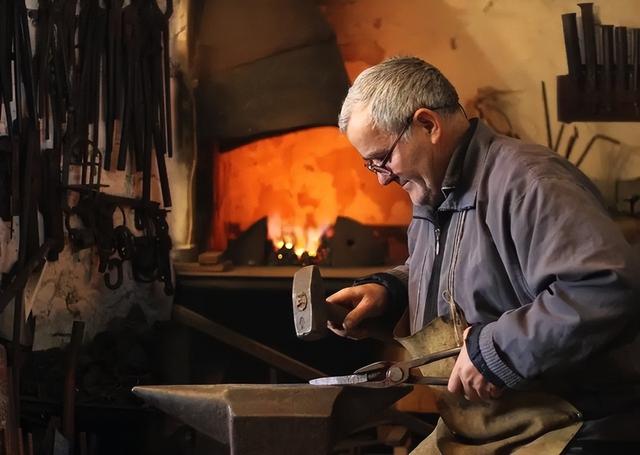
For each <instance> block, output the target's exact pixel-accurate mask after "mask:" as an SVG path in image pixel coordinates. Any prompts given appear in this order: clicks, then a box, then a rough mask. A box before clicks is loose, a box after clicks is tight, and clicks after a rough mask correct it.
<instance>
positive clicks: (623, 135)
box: [321, 0, 640, 203]
mask: <svg viewBox="0 0 640 455" xmlns="http://www.w3.org/2000/svg"><path fill="white" fill-rule="evenodd" d="M321 3H322V5H323V8H324V11H325V12H326V16H327V18H328V20H329V22H330V23H331V24H332V26H333V28H334V30H335V32H336V35H337V38H338V44H339V46H340V48H341V51H342V54H343V57H344V60H345V65H346V67H347V71H348V73H349V75H350V77H351V78H352V79H353V78H354V77H355V76H356V75H357V74H359V73H360V72H361V71H362V70H363V69H365V68H367V67H368V66H371V65H373V64H375V63H378V62H379V61H380V60H382V59H383V58H386V57H389V56H393V55H408V54H415V55H417V56H419V57H421V58H423V59H425V60H426V61H428V62H430V63H433V64H434V65H436V66H437V67H439V68H440V69H441V70H442V71H443V73H444V74H446V75H447V77H448V78H450V79H451V81H452V82H453V84H454V85H455V86H456V87H457V89H458V91H459V94H460V97H461V99H462V101H463V104H464V105H465V106H466V107H468V108H469V107H470V104H472V100H473V99H474V97H476V96H477V93H478V90H479V89H481V88H483V87H493V88H495V89H497V90H500V91H506V92H507V93H505V94H503V95H501V96H500V97H499V99H498V105H499V107H500V108H501V109H502V110H503V111H504V112H505V113H506V114H507V116H508V117H509V119H510V120H511V122H512V124H513V130H514V131H515V132H516V133H517V134H518V135H519V136H520V137H522V138H524V139H526V140H529V141H534V142H538V143H542V144H546V129H545V121H544V110H543V102H542V95H541V86H540V81H545V83H546V86H547V93H548V98H549V106H550V108H549V111H550V114H551V120H552V121H551V126H552V131H553V137H554V138H555V137H556V135H557V134H558V130H559V127H560V123H559V122H558V121H557V117H556V107H555V103H556V96H555V95H556V89H555V78H556V76H557V75H563V74H567V66H566V54H565V49H564V41H563V34H562V22H561V17H560V15H561V14H564V13H571V12H575V13H578V15H579V8H578V6H577V3H578V2H577V1H572V0H555V1H550V0H528V1H523V0H520V1H505V0H474V1H467V0H403V1H399V2H388V1H385V0H349V1H344V0H325V1H323V2H321ZM594 3H595V10H596V16H599V18H600V20H601V22H602V23H608V24H615V25H625V26H628V27H640V3H638V2H637V1H636V0H608V1H600V2H598V1H596V2H594ZM470 110H472V109H470ZM573 126H576V127H577V128H578V130H579V138H578V140H577V142H576V144H575V148H574V152H573V155H574V159H575V158H576V157H577V155H578V152H582V150H583V149H584V147H585V146H586V144H587V143H588V142H589V140H590V139H591V137H592V136H593V135H594V134H597V133H601V134H607V135H609V136H613V137H615V138H617V139H618V140H620V141H621V142H622V145H621V146H619V147H617V146H613V147H612V146H611V144H607V143H599V144H598V143H596V146H594V148H593V149H592V151H591V152H590V155H589V156H588V157H587V159H586V160H585V161H584V163H583V165H582V166H581V169H582V170H583V171H584V172H585V173H586V174H587V175H589V177H591V178H592V179H593V180H594V181H595V182H596V183H597V184H598V185H599V187H600V189H601V191H602V192H603V194H604V195H605V197H606V198H607V199H608V200H609V202H610V203H613V201H612V198H613V188H614V182H615V180H616V179H632V178H637V177H640V129H638V126H637V123H575V124H572V125H570V126H569V127H567V128H565V133H564V139H563V141H562V143H561V145H560V150H561V151H562V150H564V147H565V146H566V143H567V140H568V138H569V136H570V134H571V132H572V129H573ZM371 178H374V177H371Z"/></svg>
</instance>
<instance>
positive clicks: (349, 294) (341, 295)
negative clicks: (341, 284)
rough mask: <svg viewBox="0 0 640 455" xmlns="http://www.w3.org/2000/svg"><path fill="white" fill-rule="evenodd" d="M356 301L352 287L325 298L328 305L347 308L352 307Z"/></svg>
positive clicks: (356, 297) (355, 294)
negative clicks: (345, 306)
mask: <svg viewBox="0 0 640 455" xmlns="http://www.w3.org/2000/svg"><path fill="white" fill-rule="evenodd" d="M358 300H359V298H358V296H357V293H356V291H355V288H353V287H350V288H344V289H340V290H339V291H338V292H336V293H333V294H331V295H330V296H329V297H327V302H329V303H330V304H340V305H348V306H349V307H353V306H354V305H355V304H356V303H357V301H358Z"/></svg>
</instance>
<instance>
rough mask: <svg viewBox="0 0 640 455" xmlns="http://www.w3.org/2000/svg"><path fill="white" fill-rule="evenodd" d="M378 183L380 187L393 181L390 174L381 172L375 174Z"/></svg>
mask: <svg viewBox="0 0 640 455" xmlns="http://www.w3.org/2000/svg"><path fill="white" fill-rule="evenodd" d="M377 176H378V183H379V184H380V185H388V184H389V183H391V181H392V180H393V178H392V176H391V174H383V173H382V172H378V173H377Z"/></svg>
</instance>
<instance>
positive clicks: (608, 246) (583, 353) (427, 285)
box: [389, 120, 640, 413]
mask: <svg viewBox="0 0 640 455" xmlns="http://www.w3.org/2000/svg"><path fill="white" fill-rule="evenodd" d="M442 190H443V192H444V194H445V196H446V199H445V200H444V202H443V203H442V204H441V205H440V206H439V207H438V208H437V210H435V209H433V208H431V207H428V206H420V207H418V206H416V207H414V209H413V220H412V222H411V224H410V226H409V231H408V241H409V253H410V256H409V258H408V260H407V261H406V264H404V265H403V266H400V267H397V268H395V269H393V270H391V271H389V273H390V274H392V275H394V276H395V277H397V278H399V279H400V280H401V281H402V282H403V283H404V284H405V286H406V287H407V291H408V311H409V312H410V325H411V332H412V333H415V332H416V331H418V330H420V329H421V328H422V327H423V326H424V325H425V324H426V323H427V322H429V321H430V320H431V319H433V318H434V317H435V316H437V315H441V316H448V315H449V309H450V305H451V303H453V304H455V306H456V307H457V308H458V309H459V310H460V311H462V313H463V314H464V317H465V319H466V320H467V322H468V323H469V324H472V325H481V327H482V328H481V331H480V334H479V339H478V343H477V345H478V347H477V349H478V350H479V353H475V354H477V355H479V356H480V358H481V361H482V362H483V363H484V365H485V367H486V368H487V370H488V372H489V376H492V377H493V378H497V380H496V381H495V382H498V383H502V384H501V385H506V386H507V387H510V388H515V389H517V388H529V387H533V386H534V384H536V385H537V386H539V385H540V384H544V386H543V388H545V389H550V388H551V389H554V390H556V389H557V391H558V392H559V393H561V394H562V395H563V396H565V397H567V396H570V397H571V398H573V401H574V404H575V402H576V401H577V402H578V404H577V405H578V406H579V405H580V400H581V399H582V398H584V397H585V396H586V395H588V394H594V393H595V394H598V393H605V394H606V393H609V392H611V391H612V390H613V389H615V391H616V393H618V394H619V393H622V395H623V396H624V399H622V400H621V401H622V402H623V403H621V404H620V406H623V407H624V406H626V405H627V404H629V401H628V400H627V398H629V396H630V395H635V397H636V398H638V397H640V338H639V337H638V327H639V326H640V324H639V322H640V297H639V293H638V284H639V283H640V277H639V270H640V266H639V258H638V257H637V254H635V253H633V252H632V249H631V248H630V246H629V245H628V243H627V242H626V241H625V239H624V238H623V236H622V234H621V231H620V230H619V228H618V227H617V226H616V225H615V223H614V222H613V221H612V219H611V218H610V217H609V215H608V213H607V211H606V210H605V207H604V205H603V203H602V201H601V198H600V196H599V193H598V191H597V190H596V188H595V187H594V185H593V184H592V183H591V182H590V180H589V179H588V178H587V177H586V176H585V175H584V174H582V173H581V172H580V171H579V170H578V169H576V168H575V167H574V166H573V165H572V164H571V163H569V162H568V161H567V160H565V159H563V158H562V157H560V156H558V155H557V154H556V153H553V152H552V151H550V150H548V149H547V148H545V147H542V146H540V145H535V144H526V143H523V142H522V141H519V140H516V139H513V138H509V137H505V136H501V135H497V134H495V133H494V132H493V131H491V130H490V129H489V128H488V127H486V126H485V125H484V124H483V123H482V122H477V121H476V120H473V121H472V126H471V127H470V129H469V132H468V133H467V138H466V140H463V141H462V145H461V146H459V147H458V149H457V150H456V151H455V152H454V154H453V156H452V159H451V162H450V164H449V168H448V170H447V174H446V177H445V181H444V184H443V188H442ZM451 299H452V300H451ZM473 354H474V353H470V356H471V355H473ZM474 363H475V362H474ZM576 381H577V383H576ZM622 389H624V390H622ZM636 403H637V404H636V405H637V406H640V402H636ZM611 412H614V411H611ZM605 413H606V412H605Z"/></svg>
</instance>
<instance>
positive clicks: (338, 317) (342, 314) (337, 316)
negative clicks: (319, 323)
mask: <svg viewBox="0 0 640 455" xmlns="http://www.w3.org/2000/svg"><path fill="white" fill-rule="evenodd" d="M325 305H326V308H327V320H328V321H331V322H333V323H334V324H336V325H342V323H343V322H344V318H346V317H347V314H349V310H348V309H347V308H345V307H343V306H342V305H338V304H333V303H329V302H325Z"/></svg>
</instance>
